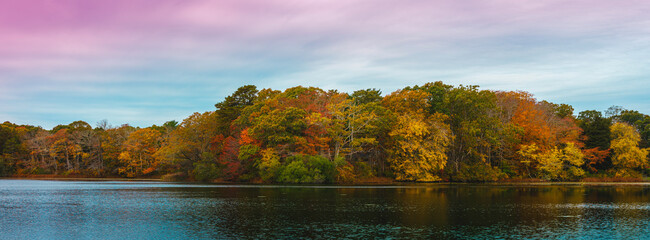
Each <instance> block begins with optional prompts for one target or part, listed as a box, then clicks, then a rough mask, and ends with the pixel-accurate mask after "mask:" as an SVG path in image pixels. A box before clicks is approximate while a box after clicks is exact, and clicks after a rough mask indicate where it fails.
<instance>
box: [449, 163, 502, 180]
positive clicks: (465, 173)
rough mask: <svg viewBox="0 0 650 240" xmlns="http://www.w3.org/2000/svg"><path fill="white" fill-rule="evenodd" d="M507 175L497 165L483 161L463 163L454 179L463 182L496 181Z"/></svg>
mask: <svg viewBox="0 0 650 240" xmlns="http://www.w3.org/2000/svg"><path fill="white" fill-rule="evenodd" d="M506 177H507V175H506V174H505V173H503V172H501V170H500V169H499V168H497V167H492V166H490V165H488V164H486V163H483V162H476V163H472V164H466V163H461V164H460V168H459V169H458V172H457V173H456V176H453V179H454V180H456V181H461V182H494V181H497V180H499V179H502V178H506Z"/></svg>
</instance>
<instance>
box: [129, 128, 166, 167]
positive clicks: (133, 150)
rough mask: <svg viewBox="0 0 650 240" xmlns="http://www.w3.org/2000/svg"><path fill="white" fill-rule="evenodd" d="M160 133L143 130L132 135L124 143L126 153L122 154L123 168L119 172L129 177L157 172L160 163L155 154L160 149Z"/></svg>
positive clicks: (147, 129) (148, 129)
mask: <svg viewBox="0 0 650 240" xmlns="http://www.w3.org/2000/svg"><path fill="white" fill-rule="evenodd" d="M160 136H161V133H160V132H159V131H156V130H153V129H150V128H142V129H138V130H136V131H134V132H132V133H131V134H129V137H128V138H127V139H126V141H125V142H124V151H122V152H121V153H120V156H119V159H120V160H121V161H122V167H121V168H119V172H120V173H121V174H123V175H125V176H127V177H135V176H141V175H146V174H149V173H152V172H153V171H156V168H157V167H158V164H159V161H157V159H156V158H155V157H154V154H155V153H156V152H157V151H158V148H159V147H160V140H161V139H160Z"/></svg>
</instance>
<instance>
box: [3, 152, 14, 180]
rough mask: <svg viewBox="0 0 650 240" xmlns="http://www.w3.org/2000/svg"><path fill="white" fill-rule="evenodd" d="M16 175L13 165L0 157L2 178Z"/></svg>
mask: <svg viewBox="0 0 650 240" xmlns="http://www.w3.org/2000/svg"><path fill="white" fill-rule="evenodd" d="M13 173H14V168H13V166H12V164H11V163H10V162H9V161H7V160H6V159H4V158H2V157H0V177H1V176H9V175H11V174H13Z"/></svg>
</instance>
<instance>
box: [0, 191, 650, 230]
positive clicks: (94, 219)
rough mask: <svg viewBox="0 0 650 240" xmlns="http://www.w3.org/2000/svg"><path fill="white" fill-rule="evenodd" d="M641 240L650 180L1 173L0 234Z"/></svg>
mask: <svg viewBox="0 0 650 240" xmlns="http://www.w3.org/2000/svg"><path fill="white" fill-rule="evenodd" d="M296 237H302V238H336V239H340V238H349V239H368V238H395V239H422V238H427V239H431V238H477V239H482V238H507V239H510V238H515V239H520V238H552V239H556V238H570V239H575V238H583V239H597V238H601V239H611V238H621V239H635V238H650V185H627V186H588V187H583V186H486V185H451V186H450V185H412V186H387V187H336V186H255V185H243V186H242V185H237V186H235V185H192V184H170V183H143V182H80V181H75V182H71V181H33V180H0V239H134V238H135V239H179V238H183V239H213V238H218V239H222V238H223V239H234V238H237V239H239V238H245V239H249V238H264V239H269V238H271V239H277V238H289V239H295V238H296Z"/></svg>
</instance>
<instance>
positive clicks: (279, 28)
mask: <svg viewBox="0 0 650 240" xmlns="http://www.w3.org/2000/svg"><path fill="white" fill-rule="evenodd" d="M648 12H650V2H647V1H600V0H596V1H571V2H570V3H567V2H566V1H452V0H447V1H384V0H377V1H374V0H373V1H318V0H317V1H247V0H242V1H239V0H238V1H201V0H191V1H172V0H161V1H148V0H116V1H82V0H67V1H48V0H39V1H36V0H26V1H3V2H2V3H0V33H1V34H0V121H11V122H15V123H19V124H32V125H40V126H43V127H45V128H52V127H54V126H56V125H57V124H67V123H70V122H72V121H76V120H84V121H86V122H88V123H90V124H91V125H95V123H96V122H98V121H100V120H102V119H107V120H108V121H109V123H111V124H113V125H121V124H124V123H128V124H131V125H134V126H142V127H144V126H149V125H152V124H158V125H160V124H162V123H164V122H165V121H168V120H177V121H181V120H183V119H184V118H185V117H187V116H189V115H190V114H191V113H193V112H203V111H209V110H214V104H215V103H217V102H219V101H221V100H223V98H224V97H225V96H227V95H229V94H230V93H232V92H233V91H234V90H236V89H237V88H238V87H239V86H242V85H245V84H255V85H257V86H258V87H259V88H273V89H280V90H283V89H285V88H288V87H293V86H297V85H303V86H316V87H321V88H324V89H339V90H341V91H345V92H351V91H354V90H357V89H365V88H378V89H381V90H382V91H383V92H384V93H390V92H392V91H395V90H397V89H400V88H403V87H405V86H411V85H416V84H423V83H426V82H432V81H443V82H445V83H447V84H452V85H458V84H463V85H480V86H481V88H482V89H492V90H524V91H528V92H531V93H533V94H534V95H535V97H536V98H537V99H539V100H548V101H552V102H556V103H567V104H570V105H572V106H574V108H575V109H576V113H577V112H579V111H582V110H588V109H595V110H605V109H607V108H608V107H609V106H612V105H619V106H623V107H625V108H627V109H634V110H638V111H640V112H643V113H646V114H647V113H650V97H649V95H648V93H650V67H649V66H650V58H649V56H650V15H649V14H647V13H648Z"/></svg>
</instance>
